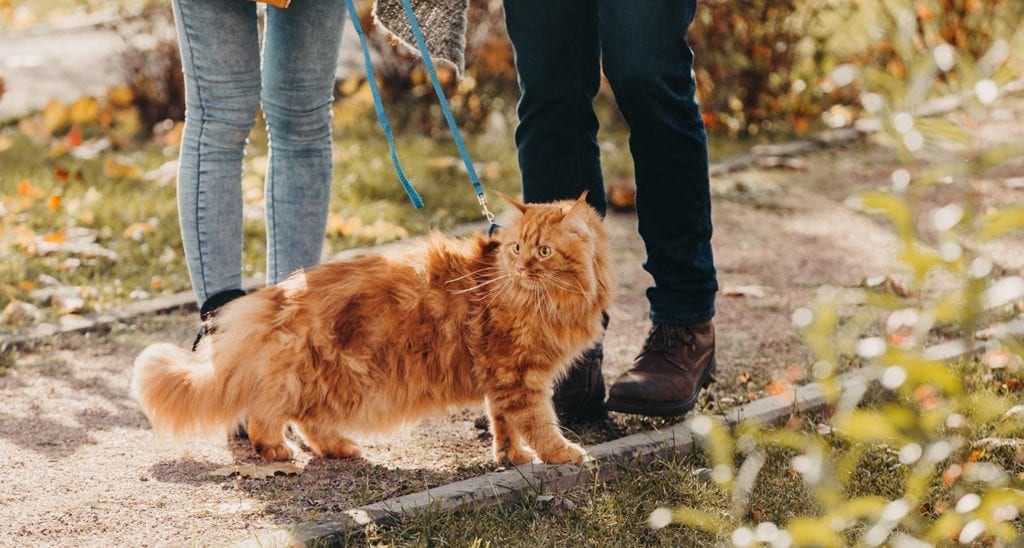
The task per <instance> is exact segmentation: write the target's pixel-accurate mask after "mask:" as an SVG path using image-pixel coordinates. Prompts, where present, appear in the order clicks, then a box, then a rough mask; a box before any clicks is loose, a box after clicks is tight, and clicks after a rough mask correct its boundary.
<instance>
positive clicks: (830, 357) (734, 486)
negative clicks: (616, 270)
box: [652, 1, 1024, 546]
mask: <svg viewBox="0 0 1024 548" xmlns="http://www.w3.org/2000/svg"><path fill="white" fill-rule="evenodd" d="M878 5H879V6H881V7H882V11H877V12H874V16H876V19H875V20H876V23H877V24H879V25H882V26H881V29H882V31H884V32H883V35H884V40H882V41H880V42H879V44H881V46H880V47H882V49H883V50H884V51H885V52H886V56H885V57H883V60H884V64H883V65H880V66H879V65H873V66H864V67H861V68H859V69H858V71H857V73H856V74H854V75H852V76H851V83H855V84H856V86H858V87H859V89H860V90H861V91H862V93H863V95H862V97H861V99H862V102H863V104H864V107H865V109H866V110H867V111H868V112H869V113H870V115H871V116H873V117H874V122H875V126H876V127H877V128H879V129H880V130H881V132H880V138H881V139H882V140H883V141H884V142H886V143H888V144H889V146H891V147H892V148H893V149H894V150H895V151H897V153H898V154H899V157H900V158H901V159H902V163H903V165H904V167H903V168H901V169H899V170H897V171H896V172H894V173H893V174H892V187H891V188H890V189H888V190H871V191H865V192H861V193H859V194H857V195H855V196H853V197H852V198H851V199H850V202H849V203H850V205H851V206H852V207H854V208H857V209H859V210H861V211H864V212H865V213H868V214H872V215H878V216H880V217H881V218H882V219H884V220H886V221H887V222H888V223H889V224H890V225H891V226H892V228H893V230H894V232H895V233H896V235H897V237H898V241H899V242H900V247H899V250H898V259H899V262H900V264H901V265H902V266H903V267H904V269H905V270H906V272H905V274H906V275H907V281H906V284H905V286H901V287H900V290H899V291H893V290H892V289H893V286H892V285H891V284H890V285H883V286H881V287H879V288H877V289H864V288H857V289H851V288H831V287H826V288H822V289H821V290H819V292H818V296H817V298H816V300H815V301H814V303H812V304H811V305H810V307H809V308H803V309H800V310H797V311H796V312H795V313H794V315H793V321H794V323H795V324H796V325H798V326H799V327H800V328H802V329H803V331H804V336H805V340H806V343H807V345H808V346H809V348H810V349H811V350H812V352H813V354H814V355H815V357H816V359H817V361H816V363H814V364H813V366H812V367H811V373H812V376H813V377H814V378H815V379H816V380H817V382H818V383H819V384H820V385H821V386H822V387H823V389H824V394H825V396H826V398H827V400H828V402H829V403H830V410H831V413H832V414H831V417H830V418H829V419H828V420H827V421H825V422H824V423H822V424H820V425H818V426H817V427H816V428H814V429H806V428H786V427H783V428H773V427H767V426H765V425H760V424H749V423H744V424H741V425H739V426H738V427H737V428H736V429H735V430H733V431H730V430H729V429H727V427H726V426H724V425H723V424H721V423H720V422H717V421H715V420H714V419H711V418H709V417H698V418H696V419H695V420H694V422H693V425H694V426H693V430H694V433H695V434H696V435H697V436H698V437H699V439H700V441H701V443H702V444H703V445H704V447H705V448H706V450H707V453H708V456H709V458H710V460H711V461H712V462H713V463H714V468H713V470H714V473H713V478H714V479H715V481H716V482H717V483H718V485H719V487H720V488H721V489H723V490H725V491H726V492H727V493H729V494H731V500H732V506H731V508H730V510H729V511H728V512H726V513H713V512H709V511H706V510H704V509H698V508H680V509H677V510H674V511H669V510H667V509H660V510H658V511H656V512H655V513H654V514H652V524H653V525H656V526H664V525H666V524H667V523H668V522H669V521H670V520H671V521H676V522H679V523H683V524H685V525H688V526H691V527H696V528H699V529H703V530H706V531H709V532H713V533H716V534H719V535H724V536H726V537H728V538H731V540H732V542H733V544H735V545H738V546H759V545H771V546H791V545H792V546H843V545H869V546H876V545H883V544H884V545H895V546H927V545H934V544H940V543H944V542H950V541H953V542H960V543H963V544H979V543H980V544H982V545H992V544H1004V545H1007V544H1013V543H1017V542H1020V520H1019V518H1018V515H1019V511H1020V510H1021V509H1022V508H1024V490H1021V487H1022V486H1024V481H1022V476H1021V475H1020V468H1021V463H1022V462H1024V444H1022V443H1021V437H1022V435H1024V406H1022V405H1021V397H1020V393H1019V390H1020V388H1021V387H1022V380H1024V346H1022V344H1021V342H1020V340H1019V339H1017V338H1015V336H1014V335H1013V334H1012V333H1010V332H1005V331H1004V332H1000V331H992V330H991V329H990V330H988V331H986V332H981V331H979V330H981V329H982V328H985V327H991V326H989V325H987V324H988V323H989V321H990V320H991V318H993V317H994V316H1007V315H1010V316H1013V315H1019V314H1020V310H1021V308H1020V303H1021V302H1022V301H1024V278H1022V277H1020V276H1012V275H1010V276H1004V275H1001V274H1000V273H999V268H998V267H997V265H995V264H994V263H993V261H992V260H991V259H990V258H989V257H987V256H986V255H985V253H984V249H985V246H986V244H987V243H988V242H991V241H992V240H993V239H996V238H999V237H1003V236H1006V235H1009V234H1012V233H1015V232H1019V231H1021V230H1024V213H1022V212H1024V209H1022V205H1021V204H1019V203H1018V204H999V205H997V206H995V207H982V203H981V200H980V197H979V194H980V193H979V192H978V188H979V187H978V185H979V184H981V182H980V181H981V179H982V178H983V177H985V176H987V175H989V174H990V173H992V171H993V170H995V169H997V168H999V167H1000V166H1003V165H1005V164H1007V163H1008V162H1013V161H1016V160H1018V159H1019V158H1024V143H1014V142H999V141H998V140H994V139H992V137H991V136H986V135H984V134H979V133H978V132H974V131H971V129H972V128H975V127H977V125H978V122H979V121H980V120H982V119H984V118H985V117H986V116H988V115H989V111H990V107H991V106H992V105H993V104H994V103H995V102H996V101H997V100H998V97H999V96H1000V95H1001V94H1002V93H1004V92H1005V86H1006V85H1008V84H1010V83H1011V82H1012V81H1013V80H1014V79H1015V78H1019V77H1020V75H1021V74H1022V72H1021V70H1020V66H1021V65H1020V64H1019V61H1020V60H1019V58H1015V55H1018V54H1019V49H1016V48H1015V45H1019V44H1020V40H1021V35H1020V34H1021V33H1020V29H1019V28H1014V27H1008V28H1005V29H1004V31H1006V32H1005V33H1003V34H994V33H996V32H997V29H998V28H999V26H1000V25H1001V23H996V22H994V21H991V20H987V23H986V25H981V24H980V23H979V21H980V20H975V19H972V18H973V17H974V15H973V14H974V12H975V10H982V9H993V10H994V9H998V8H1001V7H1005V6H1000V5H996V3H983V2H973V3H971V2H953V1H950V2H926V1H921V2H913V3H911V2H902V3H897V2H879V3H878ZM947 8H948V9H949V10H950V11H949V12H947V11H944V10H946V9H947ZM1019 8H1020V5H1019V4H1015V5H1014V7H1013V9H1011V11H1013V12H1014V13H1019ZM986 13H988V14H989V16H991V12H986ZM959 24H963V25H968V24H976V25H979V28H984V29H992V33H991V34H987V35H986V36H987V39H988V45H987V46H986V47H982V46H981V43H982V41H983V38H982V37H980V36H978V37H975V36H970V37H968V36H966V35H962V33H959V32H954V31H949V30H948V29H950V28H954V29H955V28H956V27H955V25H959ZM949 25H953V27H950V26H949ZM1010 31H1013V33H1016V35H1014V34H1013V33H1011V32H1010ZM950 32H952V34H948V33H950ZM958 36H959V37H958ZM947 37H948V38H950V39H951V40H952V41H958V40H966V41H964V42H957V44H958V46H959V47H958V46H954V45H953V44H952V43H950V42H949V41H947V40H946V38H947ZM893 67H900V68H899V70H893ZM950 97H952V98H956V99H958V101H957V105H955V106H956V107H957V108H953V107H954V105H951V104H949V101H948V99H949V98H950ZM982 339H983V340H982ZM851 356H856V357H857V358H859V360H860V361H862V362H863V363H866V364H867V365H866V368H867V369H866V370H865V371H864V373H866V378H867V380H868V382H849V383H847V384H843V383H841V382H840V380H839V377H838V376H837V375H838V373H839V372H840V364H842V363H844V362H849V361H850V360H849V358H850V357H851ZM878 448H884V449H886V450H888V451H890V452H891V453H893V454H894V455H895V457H896V459H895V462H892V463H890V465H889V466H895V467H897V468H898V469H899V470H900V471H901V472H902V476H901V477H902V478H903V479H902V480H901V481H900V482H899V483H898V484H897V485H896V492H895V493H893V492H892V489H893V486H891V485H890V486H888V487H886V488H880V489H878V490H877V491H875V492H870V491H868V492H865V491H864V490H863V489H861V488H854V486H855V485H863V483H864V479H865V478H864V477H863V474H865V473H868V474H870V473H871V468H867V469H866V470H865V468H864V466H863V463H864V460H865V458H866V456H867V455H869V454H870V453H871V452H872V451H876V450H877V449H878ZM777 449H788V450H791V451H794V452H795V455H794V456H793V458H792V460H791V465H790V470H791V471H792V473H793V474H797V475H799V476H800V477H801V478H802V479H803V483H804V486H805V488H806V490H807V492H808V493H809V494H810V496H811V497H812V498H813V500H814V502H815V506H816V508H814V510H813V511H811V512H808V513H806V515H797V516H795V517H791V518H790V519H788V521H787V522H786V523H779V524H776V523H773V522H770V521H761V520H758V519H757V517H756V516H755V515H754V514H752V513H751V511H750V506H749V502H750V498H749V493H750V492H752V490H753V488H754V486H755V485H757V484H758V483H759V482H761V481H765V480H764V479H763V478H761V477H760V475H761V474H764V473H766V472H764V471H762V467H763V464H764V461H765V455H766V454H767V453H769V452H770V451H775V450H777Z"/></svg>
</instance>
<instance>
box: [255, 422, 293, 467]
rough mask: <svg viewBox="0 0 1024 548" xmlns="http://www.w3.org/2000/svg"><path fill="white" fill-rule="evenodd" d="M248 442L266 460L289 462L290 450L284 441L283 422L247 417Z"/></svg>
mask: <svg viewBox="0 0 1024 548" xmlns="http://www.w3.org/2000/svg"><path fill="white" fill-rule="evenodd" d="M246 429H247V430H248V431H249V442H250V443H252V448H253V449H255V450H256V452H257V453H259V454H260V456H261V457H263V458H265V459H267V460H289V459H291V458H292V456H293V455H292V450H291V448H290V447H288V445H287V444H286V443H285V441H284V421H282V420H266V419H263V418H255V417H251V416H250V417H249V424H248V425H247V427H246Z"/></svg>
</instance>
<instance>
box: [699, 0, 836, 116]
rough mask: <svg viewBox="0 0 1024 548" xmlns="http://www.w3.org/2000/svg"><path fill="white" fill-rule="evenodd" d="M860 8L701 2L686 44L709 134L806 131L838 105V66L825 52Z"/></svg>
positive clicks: (806, 2) (791, 1) (797, 2)
mask: <svg viewBox="0 0 1024 548" xmlns="http://www.w3.org/2000/svg"><path fill="white" fill-rule="evenodd" d="M853 9H854V4H853V2H851V1H846V0H827V1H820V2H819V1H813V0H779V1H772V0H751V1H748V2H733V1H730V0H706V1H702V2H698V4H697V15H696V18H695V20H694V23H693V26H692V27H691V29H690V33H689V38H688V42H689V43H690V47H691V48H692V49H693V50H694V54H695V58H694V64H695V67H694V70H695V71H696V73H697V86H698V96H699V97H700V99H701V105H702V109H703V111H704V118H705V123H706V125H707V126H708V129H709V130H713V131H714V130H717V131H727V132H729V133H731V134H739V135H748V134H757V133H758V132H759V131H760V130H762V129H764V130H769V131H779V132H788V131H794V132H796V133H803V132H804V131H807V130H808V129H809V128H810V127H811V125H812V124H814V123H815V122H816V121H817V119H818V118H819V117H820V116H821V114H822V113H823V112H824V111H825V110H827V109H828V108H829V107H830V106H831V105H832V104H834V103H836V102H838V101H842V100H850V99H851V97H850V96H849V95H848V92H846V91H843V90H841V89H839V87H838V86H832V85H825V80H826V75H827V74H828V72H829V71H831V70H832V69H833V68H835V67H836V66H837V63H838V61H837V60H836V59H835V57H834V56H833V55H832V54H831V52H830V51H829V50H828V49H827V48H826V47H825V43H826V42H827V40H828V38H829V36H830V35H831V33H832V32H833V31H834V30H835V28H836V27H837V26H839V25H841V24H842V23H843V21H844V20H845V18H846V14H847V13H848V12H849V11H851V10H853Z"/></svg>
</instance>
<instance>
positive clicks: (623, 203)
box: [608, 177, 636, 210]
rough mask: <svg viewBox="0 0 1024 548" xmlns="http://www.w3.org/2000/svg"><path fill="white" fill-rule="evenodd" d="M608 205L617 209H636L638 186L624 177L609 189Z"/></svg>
mask: <svg viewBox="0 0 1024 548" xmlns="http://www.w3.org/2000/svg"><path fill="white" fill-rule="evenodd" d="M608 204H609V205H611V206H612V207H613V208H615V209H620V210H632V209H633V208H635V207H636V184H635V183H634V182H633V179H631V178H629V177H622V178H620V179H619V180H618V181H616V182H615V183H613V184H612V185H611V186H609V187H608Z"/></svg>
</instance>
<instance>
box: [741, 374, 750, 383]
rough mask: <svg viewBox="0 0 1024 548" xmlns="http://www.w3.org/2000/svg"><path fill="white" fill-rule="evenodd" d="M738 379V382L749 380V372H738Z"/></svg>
mask: <svg viewBox="0 0 1024 548" xmlns="http://www.w3.org/2000/svg"><path fill="white" fill-rule="evenodd" d="M738 380H739V381H740V384H747V383H748V382H750V373H747V372H746V371H744V372H742V373H740V376H739V379H738Z"/></svg>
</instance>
